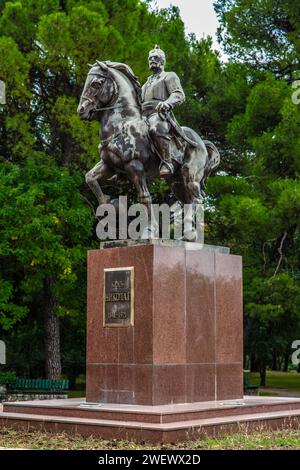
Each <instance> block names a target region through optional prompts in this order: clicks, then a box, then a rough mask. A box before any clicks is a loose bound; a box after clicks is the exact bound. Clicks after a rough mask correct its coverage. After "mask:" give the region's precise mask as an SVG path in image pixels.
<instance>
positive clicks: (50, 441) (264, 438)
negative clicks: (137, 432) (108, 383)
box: [0, 426, 300, 450]
mask: <svg viewBox="0 0 300 470" xmlns="http://www.w3.org/2000/svg"><path fill="white" fill-rule="evenodd" d="M0 447H6V448H9V447H11V448H25V449H31V450H67V449H68V450H160V449H163V450H184V449H189V450H255V449H259V450H264V449H270V450H271V449H272V450H275V449H277V450H278V449H279V450H287V449H293V450H296V449H298V450H299V449H300V431H299V430H298V431H295V430H292V429H288V430H281V431H273V432H271V431H263V430H262V431H260V432H253V433H248V432H247V428H246V427H243V426H241V430H240V432H239V433H238V434H233V435H228V436H225V437H222V438H219V439H217V438H206V439H202V440H197V441H190V442H185V443H181V444H165V445H157V446H155V445H147V444H143V445H141V444H140V445H139V444H134V443H132V442H128V441H117V440H114V439H113V440H110V441H107V440H102V439H99V438H93V437H82V436H78V435H75V436H69V435H67V434H65V433H60V434H50V433H46V432H37V431H26V432H25V431H16V430H13V429H8V428H2V429H0Z"/></svg>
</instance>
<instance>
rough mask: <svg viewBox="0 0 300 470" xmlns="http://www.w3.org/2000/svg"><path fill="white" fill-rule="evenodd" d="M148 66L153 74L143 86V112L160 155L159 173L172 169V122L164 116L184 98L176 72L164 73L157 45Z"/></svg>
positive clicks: (151, 52)
mask: <svg viewBox="0 0 300 470" xmlns="http://www.w3.org/2000/svg"><path fill="white" fill-rule="evenodd" d="M148 61H149V69H150V70H151V71H152V75H151V76H150V77H149V78H148V80H147V81H146V83H145V84H144V85H143V87H142V107H143V115H144V116H146V117H147V119H148V123H149V133H150V136H151V138H152V139H153V141H154V144H155V145H156V147H157V150H158V152H159V154H160V156H161V158H162V163H161V166H160V175H161V176H169V175H171V174H172V173H173V172H174V167H173V163H172V159H171V149H170V141H171V137H170V128H171V124H170V123H169V122H168V120H167V119H166V118H167V116H168V113H170V112H171V110H172V109H173V108H174V106H176V105H178V104H181V103H183V102H184V100H185V96H184V92H183V89H182V87H181V83H180V80H179V78H178V76H177V75H176V73H174V72H165V71H164V66H165V63H166V58H165V53H164V51H162V50H161V49H160V47H159V46H157V45H156V46H155V47H154V49H152V50H151V51H150V52H149V58H148Z"/></svg>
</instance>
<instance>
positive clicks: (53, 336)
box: [44, 278, 61, 379]
mask: <svg viewBox="0 0 300 470" xmlns="http://www.w3.org/2000/svg"><path fill="white" fill-rule="evenodd" d="M44 296H45V297H44V301H45V304H44V305H45V307H44V326H45V358H46V364H45V369H46V377H47V379H60V377H61V356H60V327H59V318H58V317H57V315H56V314H55V312H54V309H55V305H56V299H55V295H54V293H53V281H52V280H51V279H50V278H47V279H46V281H45V289H44Z"/></svg>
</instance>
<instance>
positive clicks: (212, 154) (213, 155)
mask: <svg viewBox="0 0 300 470" xmlns="http://www.w3.org/2000/svg"><path fill="white" fill-rule="evenodd" d="M203 142H204V144H205V147H206V149H207V152H208V158H207V161H206V164H205V167H204V175H203V178H202V180H201V181H200V185H201V190H202V192H203V193H204V188H205V182H206V180H207V178H208V176H209V175H210V174H211V173H212V171H214V170H216V168H218V166H219V165H220V160H221V156H220V152H219V150H218V149H217V147H216V146H215V144H213V143H212V142H210V141H209V140H204V141H203Z"/></svg>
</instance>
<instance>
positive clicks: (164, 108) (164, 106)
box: [156, 101, 171, 113]
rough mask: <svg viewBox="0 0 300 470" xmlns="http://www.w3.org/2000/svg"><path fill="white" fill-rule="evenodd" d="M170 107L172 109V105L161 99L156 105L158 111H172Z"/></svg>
mask: <svg viewBox="0 0 300 470" xmlns="http://www.w3.org/2000/svg"><path fill="white" fill-rule="evenodd" d="M170 109H171V106H170V105H169V104H168V103H166V102H165V101H161V102H160V103H158V105H157V106H156V111H158V112H159V113H165V112H167V111H170Z"/></svg>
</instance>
